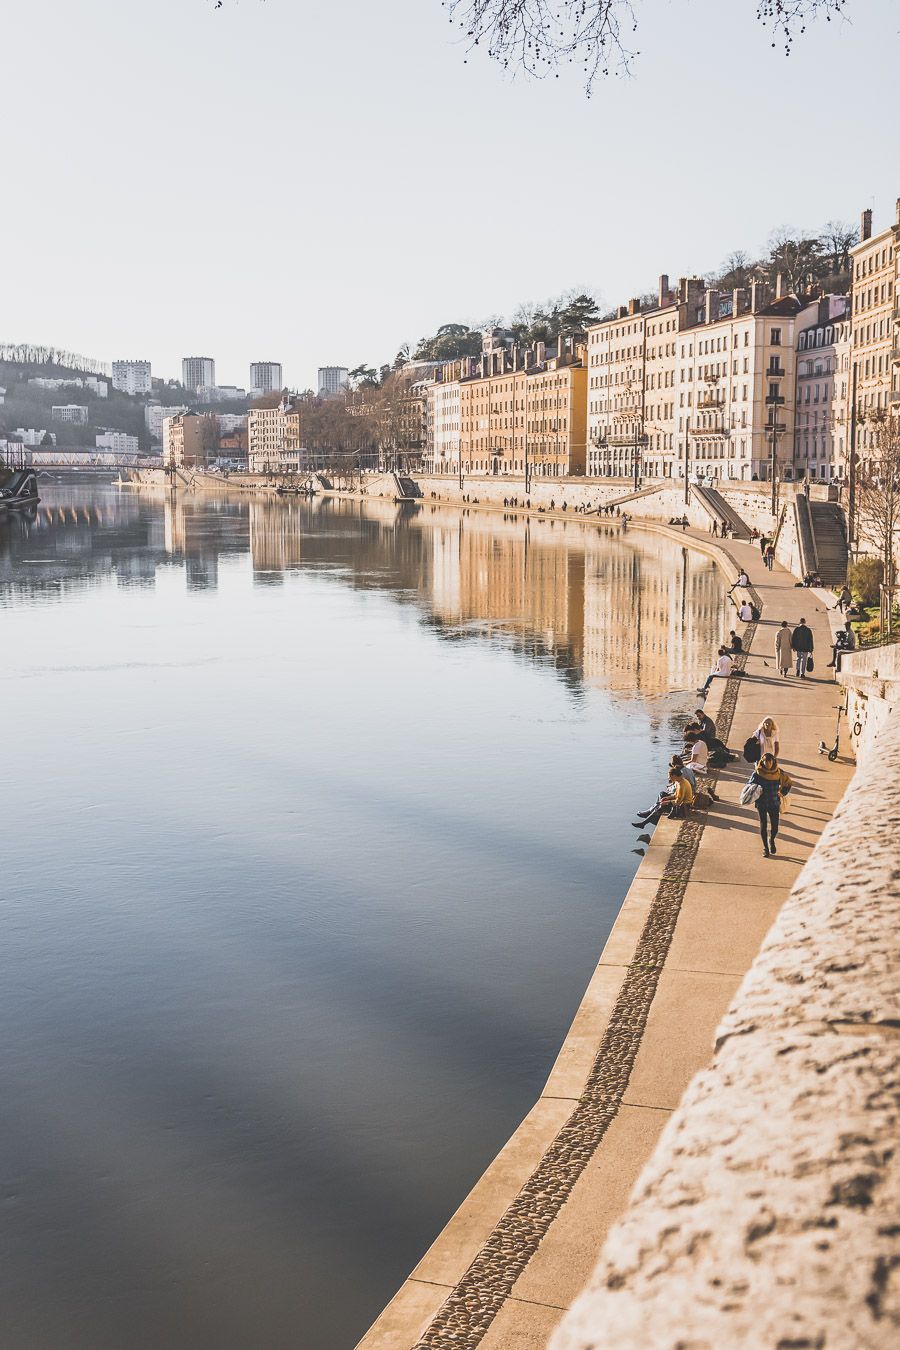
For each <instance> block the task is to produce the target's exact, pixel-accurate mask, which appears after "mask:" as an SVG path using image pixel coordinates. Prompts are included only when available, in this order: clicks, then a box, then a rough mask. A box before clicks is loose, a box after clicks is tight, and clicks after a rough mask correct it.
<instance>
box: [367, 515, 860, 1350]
mask: <svg viewBox="0 0 900 1350" xmlns="http://www.w3.org/2000/svg"><path fill="white" fill-rule="evenodd" d="M653 528H665V527H660V526H654V527H653ZM676 537H678V538H679V539H681V538H685V542H688V541H690V542H691V543H693V544H694V545H695V546H700V547H702V548H703V549H704V550H705V551H709V550H715V551H716V552H717V556H718V557H719V560H720V562H721V563H722V566H723V569H724V570H725V573H726V575H727V576H729V578H732V579H733V577H734V576H735V575H736V573H737V568H738V567H739V566H740V565H744V566H746V567H747V570H748V572H749V573H750V578H751V583H752V585H753V587H754V590H755V593H756V594H757V595H758V597H759V599H760V600H761V602H762V604H763V618H762V621H761V622H760V623H759V624H758V625H751V626H750V628H749V630H748V632H747V639H748V641H749V644H750V650H749V655H748V657H747V660H746V670H745V674H744V676H743V678H741V679H737V678H732V679H730V680H728V681H724V680H723V681H715V682H714V684H713V689H712V693H711V696H710V699H709V700H708V707H709V709H710V711H711V712H712V714H713V716H715V717H716V718H717V720H718V722H719V730H720V734H722V733H724V735H726V736H727V737H728V738H729V740H730V743H731V744H732V746H741V745H742V744H743V741H744V740H745V739H746V737H747V736H748V735H749V734H750V733H751V732H752V731H753V730H754V729H755V727H756V726H757V724H758V723H759V722H760V720H761V719H762V718H763V717H764V716H767V715H771V716H774V717H775V718H776V720H777V721H778V723H779V725H780V727H781V743H782V761H783V763H784V765H785V767H786V768H787V769H788V771H789V772H790V773H791V775H792V777H793V779H794V783H795V795H794V797H793V804H792V809H791V811H790V813H789V814H788V815H787V817H786V819H785V821H784V823H783V826H782V830H781V836H780V847H779V852H778V855H777V857H775V858H772V859H768V860H764V859H763V857H762V848H761V841H760V838H759V833H758V824H757V819H756V813H755V811H753V810H752V808H743V807H741V806H740V805H739V804H738V796H739V793H740V788H741V786H742V784H743V782H744V781H745V779H746V776H747V772H748V769H747V766H746V765H744V764H743V763H738V764H733V765H731V766H730V767H729V768H728V769H726V770H725V771H723V772H722V773H721V774H720V775H719V778H718V791H719V792H720V794H721V801H720V802H718V803H716V804H715V805H714V807H713V809H712V810H710V811H697V812H694V813H693V814H692V816H691V817H690V818H689V819H688V820H687V821H684V822H681V823H679V822H673V821H667V820H664V821H662V822H661V823H660V824H659V825H658V826H657V828H656V831H655V832H654V834H653V838H652V842H651V843H650V845H649V847H648V848H647V852H646V856H645V857H644V858H643V860H642V862H641V864H640V867H639V868H638V871H637V874H636V876H635V879H634V882H633V883H632V886H631V888H630V890H629V892H628V895H627V896H626V898H625V901H624V903H623V906H622V909H621V912H620V914H619V917H618V919H617V921H616V924H615V926H614V928H613V931H612V933H611V934H610V937H609V939H608V941H607V943H606V945H605V947H604V950H603V952H602V954H601V956H600V959H599V962H598V964H597V967H596V970H595V973H594V976H593V978H592V980H591V983H590V987H589V988H588V991H587V993H586V995H585V997H584V1000H583V1001H582V1004H581V1007H580V1008H579V1011H578V1013H577V1015H576V1018H575V1021H574V1023H573V1026H572V1029H571V1031H570V1033H569V1035H568V1037H567V1038H566V1041H565V1043H564V1045H563V1047H562V1049H561V1051H560V1055H559V1057H558V1059H557V1062H556V1064H555V1066H554V1068H553V1071H552V1073H551V1075H550V1077H549V1079H548V1081H547V1084H546V1087H545V1089H544V1092H543V1093H542V1095H541V1098H540V1100H539V1101H538V1103H537V1104H536V1105H535V1107H534V1109H533V1110H532V1111H531V1113H530V1114H529V1116H528V1117H527V1118H526V1120H525V1121H524V1122H523V1123H522V1125H521V1127H520V1128H519V1130H517V1131H516V1133H515V1134H514V1136H513V1138H512V1139H511V1140H510V1141H509V1143H508V1144H507V1145H506V1147H505V1148H504V1149H503V1150H502V1151H501V1153H500V1154H499V1155H498V1157H497V1158H496V1159H495V1161H494V1163H493V1164H492V1165H491V1167H490V1168H489V1169H488V1171H487V1172H486V1173H485V1175H484V1176H483V1177H482V1179H481V1180H480V1181H479V1183H478V1184H477V1185H476V1187H475V1188H474V1190H473V1192H472V1193H471V1195H470V1196H469V1197H468V1198H467V1199H466V1200H465V1201H464V1202H463V1204H462V1206H461V1207H460V1209H459V1211H458V1212H457V1214H456V1215H455V1216H454V1217H453V1219H451V1221H450V1222H449V1224H448V1225H447V1227H446V1228H445V1230H444V1231H443V1232H442V1233H441V1234H440V1236H439V1237H438V1239H437V1240H436V1242H435V1243H434V1244H433V1246H432V1248H431V1249H430V1250H429V1251H428V1252H427V1253H426V1255H425V1256H424V1257H423V1259H422V1261H421V1262H420V1263H419V1265H418V1266H417V1267H416V1269H415V1270H414V1271H413V1272H412V1275H411V1276H410V1278H409V1279H408V1280H407V1281H406V1283H405V1284H404V1285H403V1286H402V1288H401V1289H400V1291H399V1292H398V1294H397V1296H396V1297H395V1298H394V1300H393V1301H392V1302H391V1304H390V1305H389V1306H388V1308H387V1309H386V1310H385V1312H384V1313H383V1314H382V1316H381V1317H380V1318H379V1319H378V1321H377V1322H376V1323H375V1324H374V1326H373V1327H372V1328H371V1329H370V1331H369V1333H368V1334H367V1335H366V1337H365V1338H364V1339H363V1341H362V1342H361V1346H362V1347H364V1348H365V1350H376V1347H378V1350H386V1348H388V1347H389V1348H390V1350H407V1348H408V1347H412V1346H421V1347H443V1346H447V1345H454V1346H463V1347H466V1350H474V1347H476V1346H485V1347H489V1350H500V1348H501V1347H507V1346H509V1347H512V1346H541V1345H546V1344H547V1343H548V1342H549V1340H550V1338H551V1336H552V1334H553V1332H554V1329H555V1327H556V1326H557V1324H558V1323H559V1321H560V1319H561V1318H562V1317H563V1315H564V1313H565V1312H566V1310H567V1309H568V1308H569V1307H570V1306H571V1305H572V1304H573V1302H574V1301H575V1300H576V1298H577V1297H578V1295H579V1293H580V1291H581V1290H582V1288H583V1287H584V1285H585V1283H586V1281H587V1280H588V1278H589V1276H590V1274H591V1271H592V1269H593V1267H594V1265H595V1262H596V1259H597V1255H598V1252H599V1251H600V1248H601V1246H602V1245H603V1242H604V1239H605V1238H606V1236H607V1234H608V1233H609V1231H610V1229H611V1227H612V1226H613V1224H614V1223H615V1222H616V1221H617V1220H618V1219H619V1218H620V1217H621V1215H622V1214H623V1212H624V1211H625V1209H626V1207H627V1204H628V1196H629V1192H630V1189H631V1187H632V1185H633V1184H634V1182H635V1181H636V1179H637V1178H638V1176H639V1175H640V1173H641V1171H642V1168H643V1167H644V1165H645V1163H646V1162H647V1160H648V1159H649V1158H650V1156H651V1154H652V1153H653V1150H654V1148H655V1146H656V1143H657V1141H658V1139H659V1136H660V1134H661V1132H662V1131H663V1129H664V1128H665V1126H666V1125H667V1123H668V1121H669V1119H670V1118H671V1116H672V1114H673V1112H674V1111H675V1109H676V1108H677V1107H678V1103H679V1101H680V1099H681V1097H682V1094H683V1093H684V1091H685V1089H686V1088H687V1087H688V1084H689V1083H690V1082H691V1080H692V1078H693V1077H694V1075H695V1074H696V1073H697V1072H698V1071H699V1070H703V1069H704V1068H706V1066H707V1065H708V1064H709V1063H710V1060H711V1058H712V1055H713V1048H714V1040H715V1034H716V1028H717V1027H718V1026H719V1024H720V1023H721V1022H722V1019H723V1017H724V1016H725V1014H726V1012H727V1009H728V1007H729V1004H730V1003H731V1001H732V999H733V998H734V995H735V993H736V991H737V989H738V987H739V985H740V983H741V980H742V979H743V977H744V976H745V975H746V973H747V971H748V969H749V968H750V967H751V965H752V963H753V961H754V959H755V958H756V956H757V953H758V951H759V949H760V946H761V944H762V942H763V940H764V938H765V935H766V933H767V931H768V930H769V928H770V927H771V925H772V923H773V922H774V920H775V919H776V917H777V915H778V913H779V910H780V909H781V907H782V904H783V903H784V901H785V899H786V897H787V895H788V893H789V891H790V889H791V887H792V886H793V885H794V883H795V881H796V879H797V876H798V874H799V873H800V871H801V869H802V867H803V865H804V864H805V862H806V860H807V859H808V857H809V855H810V854H811V852H812V851H813V849H814V847H815V846H816V844H817V842H818V840H819V837H820V835H821V833H822V830H823V828H824V827H825V825H826V824H827V822H828V821H829V819H830V818H831V816H832V814H833V812H834V809H835V807H836V805H837V803H838V801H839V800H840V798H841V796H842V794H843V792H844V789H845V787H846V785H847V783H848V781H849V779H850V777H851V774H852V772H853V762H852V759H850V758H848V757H846V756H842V757H841V758H840V759H839V760H838V762H837V763H835V764H828V763H827V761H825V760H824V759H822V758H821V757H820V756H819V755H818V742H819V739H820V738H821V737H823V736H825V735H827V734H828V733H829V731H830V730H831V728H832V727H833V717H834V711H833V705H834V703H835V701H836V699H835V685H834V684H833V683H832V682H831V680H830V678H828V674H827V672H825V678H822V677H821V675H819V674H818V673H817V677H816V678H815V679H807V680H805V681H802V682H801V681H796V680H783V679H781V678H780V677H779V676H778V673H777V670H776V669H775V662H774V635H775V632H776V630H777V627H778V624H779V622H780V620H781V619H782V618H784V619H786V620H788V621H789V622H790V623H791V624H795V623H796V622H798V620H799V619H800V617H801V615H802V616H803V617H805V618H806V619H807V621H808V622H809V623H810V624H811V626H812V628H813V632H814V635H815V638H816V648H817V656H818V658H819V663H820V666H821V665H824V655H825V652H826V651H827V649H828V645H829V642H830V637H831V625H830V622H829V615H828V613H827V611H826V609H825V605H824V603H823V601H822V599H821V597H817V596H816V595H815V594H814V593H813V592H811V591H808V590H797V589H795V586H794V580H795V579H794V577H793V576H791V575H790V574H789V573H787V572H785V571H784V570H783V569H782V568H780V567H778V566H776V567H775V569H774V571H772V572H768V571H767V570H766V569H765V568H764V567H763V566H762V562H761V559H760V557H759V550H758V549H756V548H753V547H751V546H746V545H739V544H735V543H732V542H731V541H729V543H728V545H727V553H725V552H723V551H722V550H721V549H719V548H718V546H717V545H715V544H714V543H712V542H711V541H710V539H709V536H708V535H699V534H697V533H696V532H694V531H688V534H687V536H686V537H685V536H684V535H682V533H681V532H680V531H678V532H677V534H676ZM696 701H697V700H696V699H695V698H694V697H692V696H688V697H686V699H685V711H686V713H687V712H688V711H689V710H690V709H691V708H692V707H693V706H694V705H695V703H696ZM623 828H628V827H627V825H626V824H625V822H623ZM761 1110H762V1111H763V1112H765V1110H766V1107H765V1106H764V1105H763V1106H762V1107H761ZM659 1325H660V1327H661V1328H662V1329H663V1333H662V1334H663V1336H664V1337H665V1335H668V1334H669V1332H670V1331H671V1332H673V1334H675V1335H677V1326H676V1324H675V1323H674V1322H673V1321H672V1320H671V1319H670V1318H667V1317H662V1316H661V1320H660V1323H659ZM657 1343H658V1344H666V1345H668V1344H672V1345H674V1344H675V1340H672V1341H669V1340H665V1339H663V1340H661V1341H658V1342H657V1341H655V1340H653V1339H647V1340H645V1341H644V1342H643V1344H645V1345H653V1344H657ZM714 1343H716V1342H714V1341H711V1342H709V1344H714ZM722 1343H725V1342H722ZM736 1343H737V1342H735V1344H736ZM746 1343H748V1344H752V1343H753V1342H752V1341H749V1342H746ZM585 1344H592V1345H599V1344H604V1345H612V1344H618V1342H616V1341H614V1340H610V1339H607V1338H606V1337H605V1336H601V1337H600V1338H599V1339H597V1338H596V1337H595V1339H594V1340H592V1341H587V1342H585ZM635 1344H637V1342H635ZM773 1344H774V1343H773ZM810 1344H813V1342H810Z"/></svg>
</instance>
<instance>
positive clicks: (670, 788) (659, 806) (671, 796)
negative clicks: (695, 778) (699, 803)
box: [632, 764, 694, 829]
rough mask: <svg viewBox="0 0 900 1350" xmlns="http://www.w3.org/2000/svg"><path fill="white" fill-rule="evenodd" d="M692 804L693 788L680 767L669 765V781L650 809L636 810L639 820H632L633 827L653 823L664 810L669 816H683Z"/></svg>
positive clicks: (637, 827)
mask: <svg viewBox="0 0 900 1350" xmlns="http://www.w3.org/2000/svg"><path fill="white" fill-rule="evenodd" d="M693 804H694V789H693V788H692V787H691V785H690V783H689V782H688V780H687V778H686V777H685V775H684V773H683V772H682V770H681V768H680V767H679V765H677V764H672V765H670V766H669V782H668V784H667V786H666V787H665V788H664V790H663V791H662V792H661V793H660V794H659V796H658V797H657V799H656V805H655V806H654V807H653V809H652V810H651V811H638V816H639V817H640V819H639V820H635V821H632V824H633V825H634V827H635V829H640V827H641V826H642V825H655V824H656V822H657V821H658V820H659V818H660V816H661V815H663V813H664V812H668V814H669V815H670V816H683V815H685V814H686V813H687V811H688V809H689V808H690V807H691V806H693Z"/></svg>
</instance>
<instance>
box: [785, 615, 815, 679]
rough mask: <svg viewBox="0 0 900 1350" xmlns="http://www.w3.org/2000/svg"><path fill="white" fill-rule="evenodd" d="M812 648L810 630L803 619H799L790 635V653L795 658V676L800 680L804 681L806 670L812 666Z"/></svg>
mask: <svg viewBox="0 0 900 1350" xmlns="http://www.w3.org/2000/svg"><path fill="white" fill-rule="evenodd" d="M814 646H815V644H814V642H813V635H812V629H811V628H809V627H808V626H807V623H806V620H805V619H801V620H800V622H799V623H798V624H797V627H796V628H795V629H794V631H793V633H791V651H792V652H793V653H794V655H795V657H796V658H797V676H798V678H799V679H801V680H805V679H806V672H807V669H808V668H809V666H811V665H812V654H813V647H814Z"/></svg>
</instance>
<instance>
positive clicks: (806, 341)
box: [794, 295, 852, 483]
mask: <svg viewBox="0 0 900 1350" xmlns="http://www.w3.org/2000/svg"><path fill="white" fill-rule="evenodd" d="M851 338H852V321H851V317H850V306H849V301H848V299H847V297H846V296H843V295H831V296H826V297H825V298H824V299H823V300H822V301H820V303H819V306H818V313H816V314H815V315H814V317H813V320H812V322H811V323H809V324H808V325H806V324H798V333H797V374H796V388H795V396H794V401H795V407H796V413H795V417H794V477H795V478H799V479H804V478H806V479H809V480H810V481H811V482H816V481H817V482H826V483H827V482H830V481H831V479H833V478H836V479H845V478H846V477H847V475H848V473H849V464H848V460H849V442H850V378H851V377H850V359H851V350H852V343H851Z"/></svg>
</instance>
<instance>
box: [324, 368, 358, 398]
mask: <svg viewBox="0 0 900 1350" xmlns="http://www.w3.org/2000/svg"><path fill="white" fill-rule="evenodd" d="M349 374H350V371H349V369H348V368H347V367H346V366H319V379H318V390H319V398H335V397H336V395H338V394H340V393H343V391H344V390H345V389H346V388H347V377H348V376H349Z"/></svg>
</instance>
